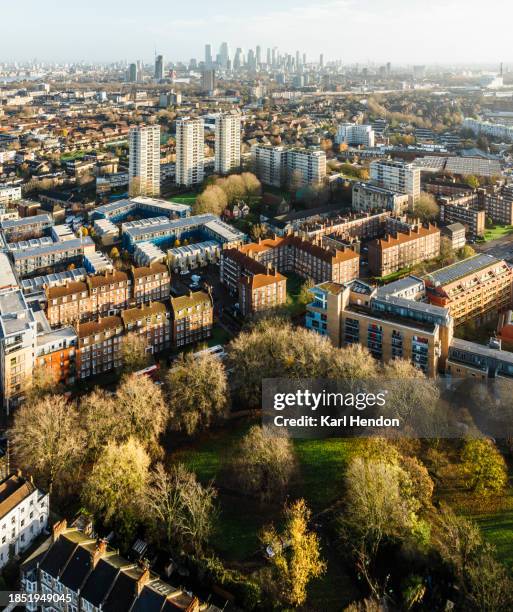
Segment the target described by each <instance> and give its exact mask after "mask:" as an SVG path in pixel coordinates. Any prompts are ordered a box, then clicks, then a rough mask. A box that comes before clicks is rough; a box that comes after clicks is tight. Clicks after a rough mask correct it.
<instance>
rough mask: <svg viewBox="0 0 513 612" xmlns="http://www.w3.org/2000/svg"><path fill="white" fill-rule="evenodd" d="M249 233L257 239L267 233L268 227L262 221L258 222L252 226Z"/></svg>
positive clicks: (253, 238)
mask: <svg viewBox="0 0 513 612" xmlns="http://www.w3.org/2000/svg"><path fill="white" fill-rule="evenodd" d="M249 234H250V236H251V238H252V240H255V241H257V240H258V239H259V238H263V237H264V236H265V234H266V229H265V227H264V226H263V225H262V224H261V223H256V224H254V225H252V226H251V229H250V230H249Z"/></svg>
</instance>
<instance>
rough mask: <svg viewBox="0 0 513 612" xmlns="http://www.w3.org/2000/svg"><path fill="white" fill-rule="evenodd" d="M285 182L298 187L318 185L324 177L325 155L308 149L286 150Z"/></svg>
mask: <svg viewBox="0 0 513 612" xmlns="http://www.w3.org/2000/svg"><path fill="white" fill-rule="evenodd" d="M286 163H287V180H288V181H289V182H292V183H294V184H297V185H298V186H299V187H304V186H306V185H319V184H320V183H322V182H323V180H324V178H325V177H326V153H324V151H312V150H310V149H299V148H296V149H287V152H286Z"/></svg>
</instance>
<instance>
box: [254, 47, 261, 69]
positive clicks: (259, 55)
mask: <svg viewBox="0 0 513 612" xmlns="http://www.w3.org/2000/svg"><path fill="white" fill-rule="evenodd" d="M255 55H256V65H257V68H260V64H261V63H262V48H261V47H260V45H257V48H256V54H255Z"/></svg>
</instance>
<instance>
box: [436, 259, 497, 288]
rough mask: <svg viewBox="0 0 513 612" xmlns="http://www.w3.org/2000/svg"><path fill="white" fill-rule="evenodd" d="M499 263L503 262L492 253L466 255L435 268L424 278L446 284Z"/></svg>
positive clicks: (437, 283)
mask: <svg viewBox="0 0 513 612" xmlns="http://www.w3.org/2000/svg"><path fill="white" fill-rule="evenodd" d="M500 263H504V262H503V261H502V260H501V259H497V257H494V256H493V255H488V254H487V253H478V254H477V255H473V256H472V257H468V258H467V259H464V260H463V261H458V262H456V263H453V264H451V265H450V266H446V267H445V268H441V269H440V270H435V272H431V273H430V274H427V275H426V279H427V280H429V281H430V282H431V283H432V284H433V285H435V286H438V285H448V284H449V283H453V282H455V281H457V280H459V279H461V278H464V277H465V276H469V275H471V274H475V273H476V272H479V271H480V270H484V269H486V268H488V267H489V266H493V265H497V264H500Z"/></svg>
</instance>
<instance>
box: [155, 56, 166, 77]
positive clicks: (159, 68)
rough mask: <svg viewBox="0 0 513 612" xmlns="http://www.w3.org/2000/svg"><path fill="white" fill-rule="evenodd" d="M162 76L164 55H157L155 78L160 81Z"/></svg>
mask: <svg viewBox="0 0 513 612" xmlns="http://www.w3.org/2000/svg"><path fill="white" fill-rule="evenodd" d="M163 78H164V56H163V55H157V57H156V58H155V80H156V81H162V79H163Z"/></svg>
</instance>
